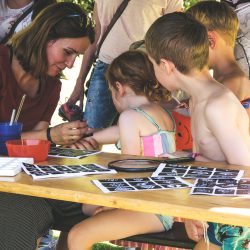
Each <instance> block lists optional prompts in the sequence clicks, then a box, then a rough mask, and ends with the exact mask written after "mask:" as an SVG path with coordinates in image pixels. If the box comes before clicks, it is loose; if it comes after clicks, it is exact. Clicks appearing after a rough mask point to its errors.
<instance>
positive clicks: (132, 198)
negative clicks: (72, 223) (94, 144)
mask: <svg viewBox="0 0 250 250" xmlns="http://www.w3.org/2000/svg"><path fill="white" fill-rule="evenodd" d="M126 158H132V157H131V156H126V155H119V154H110V153H101V154H98V155H95V156H91V157H87V158H85V159H81V160H73V159H59V158H50V159H49V160H48V161H47V162H44V163H43V165H46V164H61V165H62V164H79V163H98V164H100V165H104V166H105V165H107V163H108V162H109V161H113V160H118V159H126ZM133 158H136V157H133ZM194 165H202V166H211V167H220V168H228V169H243V170H246V174H245V175H244V177H250V172H249V171H247V170H248V167H242V166H234V165H225V164H220V163H216V164H215V163H195V164H194ZM150 175H151V173H119V174H116V175H112V174H110V175H91V176H88V177H81V178H64V179H46V180H35V181H34V180H33V179H32V178H31V177H30V176H28V175H26V174H25V173H20V174H18V175H17V176H16V177H12V178H9V177H8V179H9V180H10V181H9V182H7V181H1V178H0V191H3V192H10V193H17V194H24V195H31V196H37V197H44V198H52V199H59V200H65V201H73V202H81V203H89V204H95V205H102V206H110V207H116V208H124V209H130V210H135V211H142V212H149V213H159V214H168V215H172V216H177V217H184V218H191V219H198V220H204V221H213V222H220V223H228V224H233V225H242V226H248V227H250V199H249V198H250V197H249V196H248V197H219V196H217V197H216V196H205V195H204V196H202V195H189V192H190V189H175V190H161V191H140V192H122V193H109V194H105V193H103V192H102V191H101V190H100V189H98V188H97V187H96V186H94V185H93V184H92V183H91V180H93V179H106V178H125V177H130V178H131V177H142V176H150Z"/></svg>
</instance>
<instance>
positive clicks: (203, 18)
mask: <svg viewBox="0 0 250 250" xmlns="http://www.w3.org/2000/svg"><path fill="white" fill-rule="evenodd" d="M186 12H187V13H188V14H190V15H191V16H192V17H193V18H195V19H196V20H198V21H199V22H201V23H202V24H204V25H205V26H206V28H207V30H208V31H217V32H218V33H219V34H220V35H221V36H222V37H223V39H224V40H225V42H226V43H227V44H228V45H230V46H231V47H234V45H235V41H236V38H237V33H238V29H239V21H238V18H237V15H236V13H235V12H234V10H233V9H232V8H231V7H230V6H229V5H228V4H227V3H224V2H216V1H202V2H199V3H197V4H195V5H194V6H192V7H190V8H189V9H188V10H187V11H186Z"/></svg>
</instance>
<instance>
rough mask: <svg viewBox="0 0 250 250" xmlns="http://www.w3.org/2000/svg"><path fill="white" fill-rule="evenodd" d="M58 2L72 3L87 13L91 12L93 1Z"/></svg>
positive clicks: (60, 0) (73, 0) (69, 0)
mask: <svg viewBox="0 0 250 250" xmlns="http://www.w3.org/2000/svg"><path fill="white" fill-rule="evenodd" d="M57 1H58V2H73V3H76V4H79V5H80V6H81V7H82V8H83V9H84V10H85V11H86V12H87V13H90V12H92V10H93V7H94V0H57Z"/></svg>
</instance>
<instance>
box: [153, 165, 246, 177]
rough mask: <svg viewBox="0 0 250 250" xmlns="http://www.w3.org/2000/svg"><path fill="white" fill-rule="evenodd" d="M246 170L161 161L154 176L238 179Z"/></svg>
mask: <svg viewBox="0 0 250 250" xmlns="http://www.w3.org/2000/svg"><path fill="white" fill-rule="evenodd" d="M243 174H244V170H229V169H220V168H207V167H201V166H198V167H197V166H190V165H179V164H166V163H161V164H160V165H159V167H158V168H157V169H156V171H155V172H154V173H153V174H152V177H157V176H159V177H163V176H172V177H174V176H176V177H177V176H178V177H182V178H190V179H197V178H207V179H236V180H239V179H240V178H241V177H242V176H243Z"/></svg>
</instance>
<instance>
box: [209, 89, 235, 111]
mask: <svg viewBox="0 0 250 250" xmlns="http://www.w3.org/2000/svg"><path fill="white" fill-rule="evenodd" d="M238 104H239V101H238V99H237V98H236V96H235V95H234V94H233V92H231V91H230V90H228V89H225V88H223V89H221V90H219V91H217V92H216V93H214V94H213V95H211V96H210V97H209V98H208V100H207V103H206V108H205V113H206V114H215V113H217V112H218V113H220V112H227V111H228V112H230V111H232V109H234V108H235V107H237V106H238Z"/></svg>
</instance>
